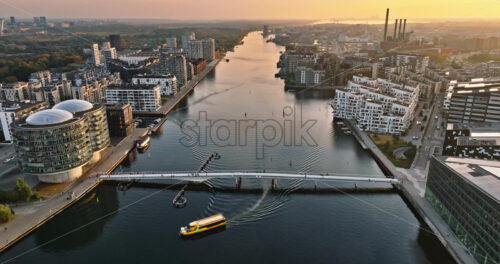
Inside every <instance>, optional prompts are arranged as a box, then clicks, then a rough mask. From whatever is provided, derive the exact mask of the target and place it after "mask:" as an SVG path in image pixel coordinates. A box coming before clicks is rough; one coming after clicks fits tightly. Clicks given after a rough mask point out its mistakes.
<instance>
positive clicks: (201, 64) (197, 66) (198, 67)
mask: <svg viewBox="0 0 500 264" xmlns="http://www.w3.org/2000/svg"><path fill="white" fill-rule="evenodd" d="M189 62H190V63H191V65H192V66H193V74H194V75H197V74H200V73H201V72H202V71H203V70H204V69H205V68H206V67H207V61H206V60H204V59H196V60H190V61H189Z"/></svg>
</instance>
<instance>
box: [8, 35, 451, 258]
mask: <svg viewBox="0 0 500 264" xmlns="http://www.w3.org/2000/svg"><path fill="white" fill-rule="evenodd" d="M283 50H284V48H283V47H280V46H277V45H275V44H273V43H269V42H266V41H265V39H263V37H262V36H261V35H260V34H259V33H257V32H254V33H250V34H249V35H248V36H247V37H245V39H244V44H243V45H240V46H237V47H236V48H235V50H234V52H229V53H228V54H227V57H226V58H227V59H229V61H226V60H224V61H222V62H221V63H220V64H219V65H218V66H217V68H216V70H215V71H214V72H212V73H211V74H209V76H207V78H206V79H204V80H203V81H202V82H201V83H200V84H199V85H198V86H197V87H196V88H195V89H194V91H193V92H192V93H191V94H190V95H189V96H188V97H187V98H186V99H185V100H184V101H183V102H182V103H181V104H179V106H178V107H177V108H176V109H174V110H173V111H172V112H171V113H170V114H169V115H168V120H167V122H166V123H165V124H164V125H163V127H162V129H161V131H160V132H159V134H157V135H154V136H153V138H152V143H151V147H150V148H149V149H148V150H147V152H145V153H142V154H138V153H134V154H133V155H131V156H130V157H129V159H127V160H126V161H124V163H123V164H122V166H120V167H119V168H118V169H117V171H184V170H197V169H198V167H199V166H200V163H202V162H203V161H204V160H205V159H206V157H207V156H209V155H210V154H211V153H212V152H214V151H215V152H218V153H220V155H221V159H219V160H214V161H212V162H211V163H210V164H209V165H208V166H207V168H206V170H208V171H220V170H268V171H272V170H276V171H295V172H317V173H324V172H329V173H342V174H352V175H367V176H372V177H380V176H382V172H381V170H380V169H379V168H378V167H377V164H376V163H375V161H374V160H373V159H372V157H371V156H370V154H369V153H367V152H366V151H363V150H362V149H361V148H360V147H359V145H358V143H357V142H356V141H355V139H354V138H353V137H351V136H349V135H346V134H344V133H343V132H342V130H341V129H339V127H337V126H335V125H334V124H333V123H332V114H331V108H330V107H329V105H328V104H329V102H330V101H331V99H332V98H333V95H334V93H333V92H332V91H313V90H308V91H293V90H285V88H284V83H283V81H282V80H280V79H277V78H275V77H274V74H275V73H276V72H277V71H278V69H277V68H276V63H277V62H278V59H279V56H280V52H281V51H283ZM207 124H209V125H207ZM235 124H236V125H235ZM241 124H243V126H244V124H247V125H248V124H250V128H248V127H242V125H241ZM252 125H255V127H252ZM232 185H234V182H228V181H220V180H219V181H218V180H212V181H210V182H208V183H207V184H205V185H201V186H205V187H206V188H202V189H201V190H190V189H188V190H187V192H186V197H187V198H188V205H187V207H186V208H184V209H175V208H173V207H172V204H171V200H172V198H173V197H174V196H175V194H176V190H172V189H168V188H165V187H158V188H146V187H134V188H131V189H129V190H127V191H126V192H122V191H118V190H117V188H116V186H113V185H102V186H100V187H98V188H97V189H96V190H95V191H94V192H92V193H91V194H89V195H88V196H87V197H85V198H84V199H82V200H81V201H79V202H78V203H77V204H75V205H74V206H72V207H71V208H69V209H68V210H66V211H65V212H63V213H61V214H60V215H58V216H57V217H55V218H54V219H52V220H50V221H49V222H48V223H46V224H45V225H43V226H42V227H40V228H39V229H38V230H36V231H35V232H33V233H32V234H30V235H29V236H27V237H26V238H25V239H23V240H22V241H20V242H19V243H17V244H16V245H14V246H13V247H12V248H10V249H8V250H6V251H5V252H4V253H3V255H1V256H0V262H3V261H6V260H12V261H11V262H12V263H102V262H113V263H142V262H164V263H165V262H168V263H235V262H237V263H305V262H309V263H453V261H452V260H451V258H450V257H449V255H448V253H447V252H446V251H445V249H444V248H443V247H442V246H441V244H440V243H439V241H438V240H437V239H436V238H435V237H434V236H433V235H432V234H431V233H429V232H428V231H427V229H426V227H425V226H424V225H423V224H422V223H421V222H420V221H419V220H418V219H417V218H416V216H415V215H414V214H413V212H412V211H411V210H410V208H408V206H407V204H406V203H405V202H404V200H403V199H402V198H401V196H400V195H399V194H398V193H397V192H395V191H394V190H392V189H390V188H387V187H388V186H383V187H382V188H372V187H370V186H360V187H359V189H358V188H355V187H354V186H353V185H352V184H334V183H317V187H318V188H320V189H321V190H326V191H323V192H317V193H315V192H301V189H307V188H309V189H310V188H312V187H311V186H310V183H309V186H307V183H303V182H301V181H290V182H278V190H277V191H271V190H270V183H269V182H265V181H258V180H248V181H243V184H242V185H243V186H242V187H243V188H245V187H247V188H250V189H252V190H253V191H248V192H238V191H218V190H219V189H218V188H214V187H224V186H232ZM174 187H178V186H174ZM218 212H221V213H224V215H225V216H226V217H227V218H228V219H229V221H228V222H229V224H228V227H227V228H226V229H225V230H223V231H221V232H217V233H214V234H211V235H209V236H205V237H201V238H198V239H195V240H182V239H180V238H179V236H178V231H179V227H180V226H182V225H186V224H187V223H188V222H189V221H191V220H195V219H198V218H200V217H205V216H209V215H211V214H214V213H218ZM12 258H15V259H12Z"/></svg>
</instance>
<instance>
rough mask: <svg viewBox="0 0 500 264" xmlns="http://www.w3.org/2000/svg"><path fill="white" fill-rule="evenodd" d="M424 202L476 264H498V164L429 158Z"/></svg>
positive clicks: (499, 203) (474, 160)
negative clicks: (430, 205)
mask: <svg viewBox="0 0 500 264" xmlns="http://www.w3.org/2000/svg"><path fill="white" fill-rule="evenodd" d="M425 198H426V199H427V200H428V201H429V203H430V204H432V206H433V207H434V209H435V210H436V212H437V213H438V214H439V215H440V216H441V217H442V218H443V220H444V221H445V222H446V223H447V224H448V225H449V227H450V228H451V229H452V230H453V232H454V233H455V235H456V236H457V237H458V238H459V239H460V240H461V241H462V243H463V244H464V245H465V246H466V247H467V249H468V250H469V252H470V253H471V254H472V255H473V256H474V257H475V258H476V260H477V262H478V263H498V262H500V228H499V227H500V161H487V160H480V159H468V158H456V157H432V158H431V163H430V167H429V173H428V176H427V189H426V191H425Z"/></svg>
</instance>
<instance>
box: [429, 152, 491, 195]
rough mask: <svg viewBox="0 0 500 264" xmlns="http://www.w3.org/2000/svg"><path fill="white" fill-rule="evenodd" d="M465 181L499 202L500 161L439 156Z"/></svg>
mask: <svg viewBox="0 0 500 264" xmlns="http://www.w3.org/2000/svg"><path fill="white" fill-rule="evenodd" d="M438 159H439V160H440V161H441V162H443V163H444V164H446V166H448V167H450V168H451V169H452V170H454V171H455V172H456V173H457V174H459V175H460V176H461V177H463V178H464V179H465V180H466V181H468V182H469V183H471V184H472V185H474V186H476V187H477V188H478V189H480V190H481V191H482V192H484V193H485V194H486V195H489V196H491V197H492V198H493V199H495V200H496V201H497V202H500V161H491V160H480V159H468V158H456V157H439V158H438Z"/></svg>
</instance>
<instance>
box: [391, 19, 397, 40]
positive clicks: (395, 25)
mask: <svg viewBox="0 0 500 264" xmlns="http://www.w3.org/2000/svg"><path fill="white" fill-rule="evenodd" d="M397 31H398V19H397V18H396V21H395V22H394V37H392V40H393V41H396V37H397V36H396V33H397Z"/></svg>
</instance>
